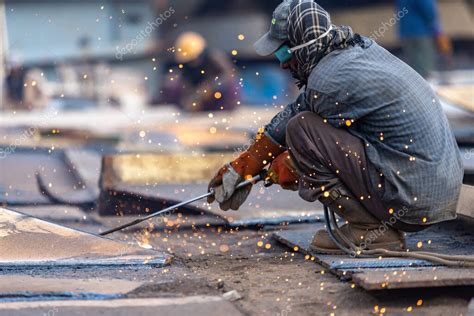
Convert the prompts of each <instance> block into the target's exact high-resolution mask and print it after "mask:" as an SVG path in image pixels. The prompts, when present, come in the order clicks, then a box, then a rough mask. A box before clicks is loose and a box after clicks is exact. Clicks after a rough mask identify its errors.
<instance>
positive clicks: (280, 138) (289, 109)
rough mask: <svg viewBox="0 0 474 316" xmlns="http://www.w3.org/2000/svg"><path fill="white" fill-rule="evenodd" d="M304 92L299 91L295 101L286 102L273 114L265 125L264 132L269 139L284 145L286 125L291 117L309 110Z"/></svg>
mask: <svg viewBox="0 0 474 316" xmlns="http://www.w3.org/2000/svg"><path fill="white" fill-rule="evenodd" d="M309 110H310V107H309V103H308V100H307V95H306V92H303V93H301V94H300V95H299V96H298V98H297V99H296V101H295V102H293V103H290V104H288V105H287V106H286V107H285V108H284V109H283V110H282V111H280V112H279V113H278V114H277V115H275V116H274V117H273V118H272V120H271V121H270V123H268V124H267V125H266V126H265V134H267V135H268V136H269V137H270V138H271V139H273V140H274V141H275V142H277V143H278V144H280V145H281V146H284V147H286V126H287V125H288V122H289V121H290V119H291V118H292V117H294V116H295V115H296V114H298V113H300V112H304V111H309Z"/></svg>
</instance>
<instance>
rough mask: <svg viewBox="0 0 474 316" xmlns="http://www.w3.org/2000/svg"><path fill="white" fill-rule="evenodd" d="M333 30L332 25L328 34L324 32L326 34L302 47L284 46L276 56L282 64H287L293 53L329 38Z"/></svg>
mask: <svg viewBox="0 0 474 316" xmlns="http://www.w3.org/2000/svg"><path fill="white" fill-rule="evenodd" d="M332 29H333V26H332V25H331V26H330V27H329V29H328V30H327V31H326V32H324V34H322V35H321V36H319V37H318V38H315V39H313V40H311V41H309V42H307V43H304V44H301V45H298V46H295V47H291V48H290V47H289V46H288V45H283V46H281V47H280V48H279V49H278V50H277V51H276V52H275V56H276V58H277V59H278V60H279V61H280V63H282V64H284V63H287V62H289V61H290V60H291V59H292V58H293V52H295V51H296V50H298V49H301V48H304V47H307V46H310V45H312V44H314V43H316V42H317V41H319V40H320V39H322V38H324V37H326V36H328V35H329V33H330V32H331V31H332Z"/></svg>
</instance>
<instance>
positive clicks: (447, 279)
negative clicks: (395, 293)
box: [352, 267, 474, 290]
mask: <svg viewBox="0 0 474 316" xmlns="http://www.w3.org/2000/svg"><path fill="white" fill-rule="evenodd" d="M352 280H353V281H354V283H356V284H357V285H359V286H360V287H362V288H364V289H365V290H390V289H408V288H423V287H445V286H473V285H474V270H472V269H453V268H442V267H435V268H432V269H427V268H424V269H403V270H402V269H384V270H378V271H373V270H371V271H363V272H360V273H354V274H353V275H352Z"/></svg>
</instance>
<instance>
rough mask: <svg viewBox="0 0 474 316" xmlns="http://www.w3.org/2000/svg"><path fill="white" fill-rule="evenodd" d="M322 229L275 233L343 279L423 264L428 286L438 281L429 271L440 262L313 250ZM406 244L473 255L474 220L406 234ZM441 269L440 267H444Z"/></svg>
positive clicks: (417, 247)
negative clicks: (311, 247)
mask: <svg viewBox="0 0 474 316" xmlns="http://www.w3.org/2000/svg"><path fill="white" fill-rule="evenodd" d="M322 228H324V224H322V223H321V224H314V225H305V227H303V228H298V229H292V230H283V231H280V232H276V233H274V235H273V236H274V238H275V239H276V240H278V241H279V242H281V243H282V244H284V245H286V246H288V247H290V248H293V249H295V247H297V248H296V249H297V250H298V251H300V252H302V253H304V254H308V255H311V256H313V257H314V259H315V261H316V262H318V263H320V264H321V265H323V266H324V267H325V268H327V269H329V270H330V271H331V272H333V273H334V274H336V275H338V276H340V277H342V278H344V279H347V278H351V276H352V275H355V274H356V273H365V271H367V273H369V271H374V269H387V268H400V269H403V270H406V271H409V270H410V271H411V270H412V269H414V268H417V267H421V268H422V269H423V270H422V271H424V272H426V273H424V274H421V275H424V280H425V281H426V284H427V286H429V284H431V283H429V282H431V281H436V280H433V276H434V275H433V274H431V272H430V271H431V270H432V269H433V268H434V266H437V265H436V264H433V263H431V262H428V261H424V260H416V259H407V258H381V259H379V258H358V259H356V258H350V257H348V256H345V255H326V254H319V253H317V252H314V251H312V250H311V249H310V243H311V240H312V238H313V236H314V234H315V232H316V231H317V230H319V229H322ZM420 243H421V244H420ZM420 246H421V248H420ZM407 247H408V249H411V251H416V250H418V249H421V250H423V251H431V252H437V253H443V254H451V255H472V256H474V235H473V234H472V223H470V222H469V221H462V220H457V221H451V222H446V223H443V224H438V225H434V226H432V227H430V228H428V229H426V230H424V231H421V232H418V233H412V234H407ZM439 268H440V269H441V268H442V267H439ZM384 271H385V270H384ZM391 271H393V270H391ZM417 280H418V281H419V280H421V279H417ZM418 281H417V282H418ZM434 283H436V282H434ZM434 283H433V284H434ZM451 283H455V281H451ZM436 284H437V285H433V286H441V285H439V284H441V283H436ZM458 285H464V283H463V281H462V280H461V279H459V282H458ZM401 287H403V282H402V283H401V284H399V285H398V288H401ZM408 287H413V285H410V284H409V283H407V288H408Z"/></svg>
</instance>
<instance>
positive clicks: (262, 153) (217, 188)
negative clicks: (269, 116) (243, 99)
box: [207, 130, 284, 211]
mask: <svg viewBox="0 0 474 316" xmlns="http://www.w3.org/2000/svg"><path fill="white" fill-rule="evenodd" d="M283 151H284V149H283V147H282V146H280V145H279V144H277V143H275V142H274V141H273V140H272V139H271V138H270V137H268V136H266V135H265V134H264V133H263V130H259V133H258V134H257V136H256V138H255V140H254V142H253V143H252V145H251V146H250V147H249V149H247V150H246V151H244V152H243V153H242V154H241V155H240V156H239V157H238V158H237V159H235V160H234V161H232V162H230V163H229V164H226V165H225V166H223V167H222V168H221V169H219V171H218V172H217V174H216V176H214V178H213V179H212V180H211V181H210V182H209V186H208V191H209V192H210V190H211V189H213V190H214V196H210V197H208V198H207V202H208V203H212V202H214V200H216V201H217V202H218V203H219V207H220V208H221V209H222V210H223V211H227V210H229V209H232V210H237V209H238V208H239V207H240V206H241V205H242V204H243V203H244V202H245V200H246V199H247V196H248V195H249V193H250V190H251V186H250V185H249V186H246V187H245V188H242V189H239V190H237V191H236V190H235V187H236V186H237V185H238V184H239V183H240V182H242V181H243V180H247V179H250V178H252V177H253V176H254V175H256V174H258V173H259V172H260V171H261V170H262V169H263V168H264V167H265V166H266V165H268V164H269V163H270V162H272V161H273V159H275V157H276V156H278V155H279V154H280V153H282V152H283Z"/></svg>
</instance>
